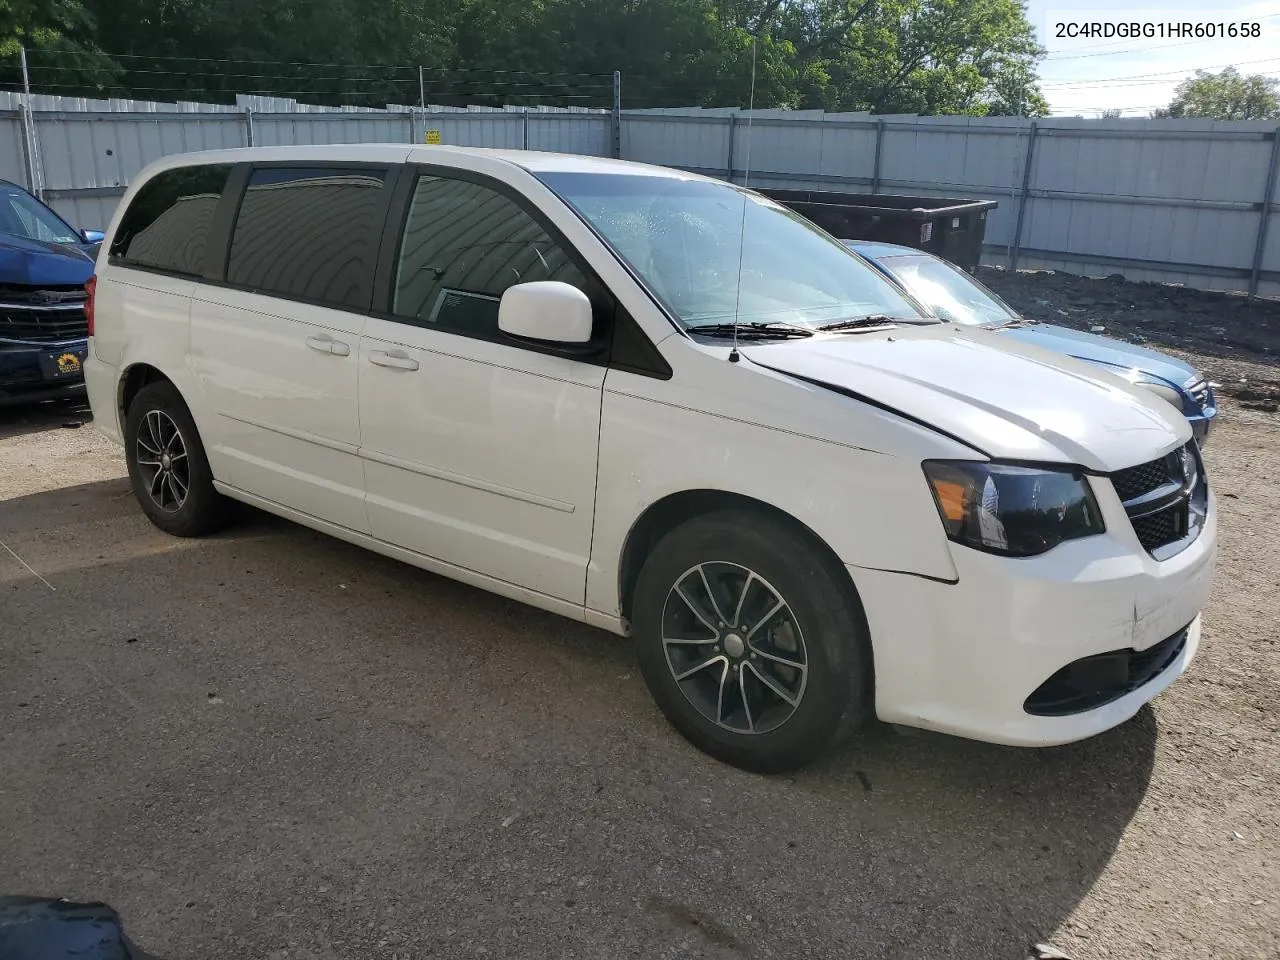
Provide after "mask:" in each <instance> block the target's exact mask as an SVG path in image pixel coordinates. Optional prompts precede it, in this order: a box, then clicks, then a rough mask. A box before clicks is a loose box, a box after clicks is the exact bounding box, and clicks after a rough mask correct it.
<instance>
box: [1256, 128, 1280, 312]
mask: <svg viewBox="0 0 1280 960" xmlns="http://www.w3.org/2000/svg"><path fill="white" fill-rule="evenodd" d="M1277 172H1280V127H1276V129H1275V132H1274V133H1272V134H1271V163H1269V164H1268V165H1267V182H1266V184H1265V185H1264V186H1263V188H1262V216H1261V218H1260V219H1259V220H1258V239H1257V240H1256V241H1255V242H1254V245H1253V269H1252V270H1250V271H1249V296H1251V297H1256V296H1257V295H1258V281H1259V276H1260V274H1261V273H1262V255H1263V254H1264V253H1266V252H1267V227H1269V226H1270V225H1271V204H1272V203H1273V202H1274V201H1275V196H1276V173H1277Z"/></svg>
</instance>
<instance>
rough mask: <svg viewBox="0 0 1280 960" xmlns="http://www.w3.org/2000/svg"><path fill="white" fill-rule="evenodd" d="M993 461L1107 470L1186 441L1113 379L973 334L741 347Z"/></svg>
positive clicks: (1150, 403)
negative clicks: (948, 438) (958, 442)
mask: <svg viewBox="0 0 1280 960" xmlns="http://www.w3.org/2000/svg"><path fill="white" fill-rule="evenodd" d="M739 350H740V352H741V353H742V354H743V355H744V356H745V357H747V358H748V359H749V360H751V361H752V362H754V363H758V364H760V365H761V366H765V367H769V368H770V369H773V370H776V371H778V372H781V373H787V374H792V375H794V376H797V377H801V378H803V379H805V380H809V381H812V382H816V383H819V384H823V385H825V386H829V387H832V388H834V389H836V390H839V391H841V392H847V393H851V394H854V395H856V396H858V397H861V398H864V399H866V400H867V401H869V402H870V403H872V404H874V405H876V406H881V407H886V408H888V409H890V410H893V411H895V412H897V413H900V414H902V415H904V416H906V417H907V418H909V419H912V420H915V421H917V422H920V423H923V424H926V425H928V426H930V427H932V428H934V429H936V430H938V431H940V432H941V433H944V434H946V435H949V436H951V437H953V438H955V439H958V440H960V441H962V442H963V443H966V444H968V445H969V446H972V447H974V448H976V449H977V450H980V451H981V452H983V453H985V454H987V455H988V456H990V457H992V458H998V459H1013V460H1029V461H1039V462H1047V463H1071V464H1077V465H1079V466H1082V467H1086V468H1088V469H1090V470H1098V471H1111V470H1118V469H1121V468H1123V467H1129V466H1133V465H1135V464H1138V463H1144V462H1146V461H1148V460H1153V459H1155V458H1156V457H1158V456H1160V455H1161V454H1164V453H1167V452H1168V451H1169V450H1171V449H1173V448H1174V447H1176V446H1178V445H1180V444H1182V443H1186V442H1187V441H1188V440H1190V439H1191V428H1190V426H1189V425H1188V424H1187V421H1186V419H1185V418H1184V417H1183V416H1181V415H1180V414H1179V413H1178V412H1177V411H1176V410H1174V409H1173V407H1171V406H1169V404H1167V403H1165V402H1164V401H1163V400H1160V399H1159V398H1157V397H1154V396H1152V395H1150V394H1148V393H1147V392H1146V391H1144V390H1142V389H1141V388H1138V387H1133V386H1131V385H1129V384H1128V383H1126V382H1125V381H1124V380H1122V379H1121V378H1119V377H1117V376H1115V375H1114V374H1110V373H1107V372H1106V371H1104V370H1102V369H1100V368H1097V367H1092V366H1089V365H1086V364H1083V363H1079V362H1077V361H1075V360H1072V359H1070V358H1067V357H1062V356H1059V355H1055V354H1053V353H1049V352H1047V351H1045V350H1043V349H1040V348H1038V347H1033V346H1029V345H1024V344H1021V343H1019V342H1017V341H1013V340H1010V339H1009V338H1007V337H1004V336H1001V335H1000V334H999V333H996V332H994V331H989V330H983V329H981V328H964V327H955V326H952V325H950V324H945V325H944V324H938V325H936V326H928V327H907V328H901V329H894V330H887V331H884V332H876V333H861V334H850V335H843V336H841V335H834V336H815V337H812V338H810V339H807V340H785V341H778V342H773V343H769V344H750V345H747V346H740V347H739Z"/></svg>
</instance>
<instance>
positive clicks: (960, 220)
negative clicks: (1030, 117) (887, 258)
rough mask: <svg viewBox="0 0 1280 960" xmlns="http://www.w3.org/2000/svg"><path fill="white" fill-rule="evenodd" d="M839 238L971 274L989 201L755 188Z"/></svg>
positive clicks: (990, 205) (984, 232) (992, 204)
mask: <svg viewBox="0 0 1280 960" xmlns="http://www.w3.org/2000/svg"><path fill="white" fill-rule="evenodd" d="M756 192H757V193H761V194H764V196H766V197H769V198H770V199H772V200H776V201H777V202H778V203H781V204H782V205H783V206H785V207H789V208H790V209H792V210H794V211H795V212H796V213H798V214H800V215H801V216H802V217H805V218H806V219H808V220H812V221H813V222H814V223H816V224H817V225H818V226H820V227H821V228H822V229H823V230H825V231H827V233H829V234H831V235H832V236H833V237H836V238H837V239H839V240H881V241H884V242H885V243H898V244H902V245H903V246H904V247H915V248H916V249H917V250H924V251H927V252H928V253H932V254H936V255H937V256H939V257H942V258H943V259H946V260H950V261H951V262H952V263H954V264H955V265H956V266H958V267H962V268H963V269H965V270H968V271H969V272H970V273H972V272H973V271H974V270H975V269H976V268H977V266H978V261H979V260H980V259H981V258H982V243H983V240H984V239H985V238H986V235H987V211H988V210H992V209H994V208H995V207H996V206H997V201H995V200H959V199H954V198H951V197H906V196H901V195H898V194H885V193H829V192H826V191H822V190H770V189H763V190H762V189H757V190H756Z"/></svg>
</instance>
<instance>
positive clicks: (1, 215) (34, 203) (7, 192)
mask: <svg viewBox="0 0 1280 960" xmlns="http://www.w3.org/2000/svg"><path fill="white" fill-rule="evenodd" d="M0 233H8V234H12V235H14V236H18V237H27V238H28V239H30V240H42V241H44V242H45V243H80V242H82V241H81V238H80V237H79V236H77V235H76V232H75V231H74V230H72V229H71V228H70V227H69V226H67V224H66V223H64V222H63V220H62V218H61V217H59V216H58V215H57V214H55V213H54V212H53V211H52V210H50V209H49V208H48V207H46V206H45V205H44V204H43V203H41V202H40V201H39V200H37V199H36V198H35V197H33V196H31V194H29V193H27V192H26V191H24V190H18V189H16V188H14V187H12V186H5V187H0Z"/></svg>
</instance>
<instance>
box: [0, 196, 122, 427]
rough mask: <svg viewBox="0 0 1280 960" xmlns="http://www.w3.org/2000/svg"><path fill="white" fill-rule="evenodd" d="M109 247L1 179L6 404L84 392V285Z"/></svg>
mask: <svg viewBox="0 0 1280 960" xmlns="http://www.w3.org/2000/svg"><path fill="white" fill-rule="evenodd" d="M101 243H102V234H101V233H100V232H97V231H89V230H84V231H81V230H76V229H75V228H74V227H72V226H70V225H69V224H68V223H67V222H66V221H65V220H63V219H62V218H61V217H60V216H58V215H57V214H56V213H54V212H53V211H52V210H50V209H49V208H48V207H47V206H45V205H44V204H43V203H41V202H40V201H39V200H37V199H36V198H35V197H33V196H32V195H31V194H30V193H28V192H27V191H26V190H24V189H23V188H22V187H20V186H18V185H17V184H14V183H9V182H8V181H5V180H0V404H5V403H13V402H24V401H35V400H45V399H50V398H55V397H60V396H75V395H78V394H83V393H84V373H83V367H82V365H83V363H84V358H85V355H86V353H87V350H88V347H87V338H88V333H89V331H88V326H87V322H86V319H85V315H84V301H85V296H86V294H85V289H84V284H85V281H86V280H88V279H89V277H90V276H91V275H92V274H93V265H94V260H95V259H96V258H97V256H98V247H99V246H100V245H101Z"/></svg>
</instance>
